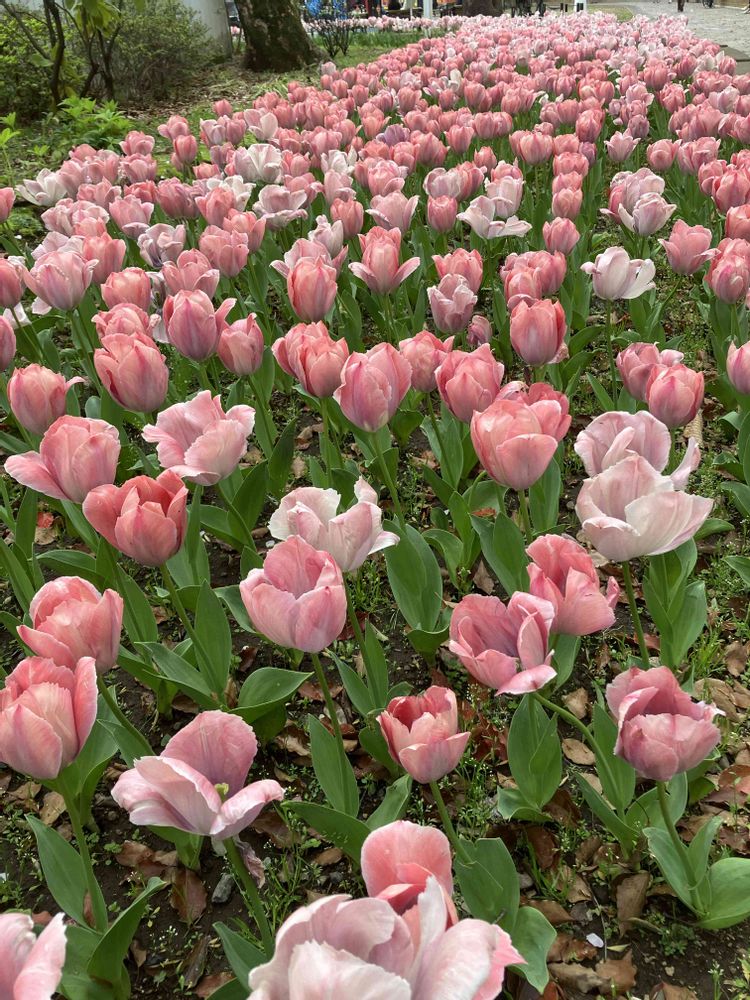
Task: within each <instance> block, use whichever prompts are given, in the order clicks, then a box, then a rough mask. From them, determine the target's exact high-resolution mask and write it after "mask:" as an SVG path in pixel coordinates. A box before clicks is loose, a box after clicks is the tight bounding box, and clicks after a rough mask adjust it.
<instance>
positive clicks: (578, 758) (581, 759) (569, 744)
mask: <svg viewBox="0 0 750 1000" xmlns="http://www.w3.org/2000/svg"><path fill="white" fill-rule="evenodd" d="M562 749H563V753H564V754H565V756H566V757H567V758H568V760H569V761H572V762H573V763H574V764H581V765H590V764H593V763H594V761H595V760H596V757H595V756H594V754H593V753H592V752H591V750H589V748H588V747H587V746H586V744H585V743H582V742H581V741H580V740H575V739H573V738H572V737H569V736H568V737H566V738H565V739H564V740H563V741H562Z"/></svg>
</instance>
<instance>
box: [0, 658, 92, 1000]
mask: <svg viewBox="0 0 750 1000" xmlns="http://www.w3.org/2000/svg"><path fill="white" fill-rule="evenodd" d="M96 699H97V690H96V665H95V663H94V660H93V659H92V658H91V657H90V656H86V657H83V658H82V659H80V660H79V661H78V662H77V663H76V665H75V666H74V667H73V669H70V668H69V667H63V666H60V665H59V664H57V663H55V662H53V661H52V660H48V659H45V658H44V657H41V656H31V657H29V658H28V659H26V660H22V661H21V662H20V663H19V664H18V666H17V667H16V669H15V670H13V671H12V672H11V673H10V674H8V676H7V677H6V678H5V687H4V688H3V689H2V691H0V760H1V761H3V763H5V764H7V765H8V766H9V767H12V768H13V770H14V771H19V772H20V773H21V774H27V775H29V777H31V778H36V779H37V780H38V781H51V780H53V779H54V778H57V776H58V775H59V774H60V772H61V771H62V770H64V769H65V768H66V767H67V766H68V764H72V762H73V761H74V760H75V759H76V757H77V756H78V754H79V753H80V752H81V750H82V749H83V745H84V743H85V742H86V740H87V739H88V737H89V733H90V732H91V730H92V728H93V725H94V722H95V721H96ZM0 948H2V942H0ZM29 995H31V994H29Z"/></svg>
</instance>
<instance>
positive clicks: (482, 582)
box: [472, 559, 495, 594]
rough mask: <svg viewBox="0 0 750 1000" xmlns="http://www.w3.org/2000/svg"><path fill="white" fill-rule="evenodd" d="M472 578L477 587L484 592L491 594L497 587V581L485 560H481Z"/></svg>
mask: <svg viewBox="0 0 750 1000" xmlns="http://www.w3.org/2000/svg"><path fill="white" fill-rule="evenodd" d="M472 580H473V581H474V583H475V584H476V586H477V587H479V589H480V590H481V591H482V593H483V594H491V593H492V591H493V590H494V589H495V581H494V580H493V579H492V577H491V576H490V574H489V572H488V570H487V567H486V566H485V565H484V562H483V560H481V559H480V560H479V565H478V566H477V571H476V573H475V574H474V576H473V577H472Z"/></svg>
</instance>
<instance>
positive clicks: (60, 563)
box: [36, 549, 104, 589]
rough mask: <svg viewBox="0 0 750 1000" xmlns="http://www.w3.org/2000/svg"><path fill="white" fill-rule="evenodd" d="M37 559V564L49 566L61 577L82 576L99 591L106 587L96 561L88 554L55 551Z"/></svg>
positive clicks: (61, 550) (41, 555) (75, 551)
mask: <svg viewBox="0 0 750 1000" xmlns="http://www.w3.org/2000/svg"><path fill="white" fill-rule="evenodd" d="M36 558H37V562H40V563H41V564H42V565H43V566H49V568H50V569H51V570H52V571H53V572H54V573H57V574H59V575H60V576H81V577H83V579H84V580H88V582H89V583H93V585H94V586H95V587H98V588H99V589H101V588H102V587H103V586H104V581H103V580H102V575H101V573H100V572H99V569H98V567H97V565H96V560H95V559H94V557H93V556H90V555H89V554H88V553H87V552H78V551H77V550H76V549H70V550H68V549H55V550H54V551H52V552H41V553H40V554H39V555H38V556H37V557H36Z"/></svg>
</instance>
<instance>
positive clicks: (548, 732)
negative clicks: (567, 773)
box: [508, 695, 562, 810]
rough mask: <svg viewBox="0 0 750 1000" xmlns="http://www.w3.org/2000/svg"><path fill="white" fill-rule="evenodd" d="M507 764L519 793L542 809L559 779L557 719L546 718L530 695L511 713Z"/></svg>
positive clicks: (560, 759) (560, 755)
mask: <svg viewBox="0 0 750 1000" xmlns="http://www.w3.org/2000/svg"><path fill="white" fill-rule="evenodd" d="M508 763H509V765H510V770H511V773H512V775H513V778H514V779H515V782H516V784H517V786H518V789H519V791H520V792H521V794H522V795H523V796H524V798H526V799H527V800H528V801H529V803H530V804H531V805H533V806H535V807H536V808H537V809H539V810H543V809H544V807H545V806H546V804H547V803H548V802H549V800H550V799H551V798H552V796H553V795H554V794H555V792H556V791H557V789H558V787H559V785H560V779H561V777H562V750H561V747H560V740H559V739H558V736H557V718H556V717H555V716H548V715H547V713H546V712H545V711H544V709H543V708H542V706H541V705H540V704H539V703H538V702H537V701H536V700H535V699H534V698H532V697H530V696H529V695H525V696H524V697H523V698H522V699H521V703H520V705H519V706H518V708H517V709H516V710H515V712H514V713H513V718H512V720H511V723H510V730H509V732H508Z"/></svg>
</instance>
